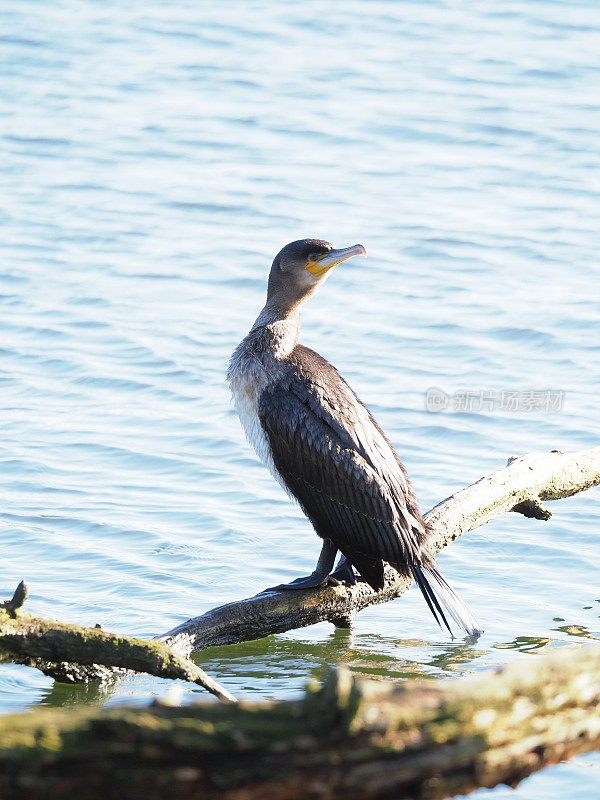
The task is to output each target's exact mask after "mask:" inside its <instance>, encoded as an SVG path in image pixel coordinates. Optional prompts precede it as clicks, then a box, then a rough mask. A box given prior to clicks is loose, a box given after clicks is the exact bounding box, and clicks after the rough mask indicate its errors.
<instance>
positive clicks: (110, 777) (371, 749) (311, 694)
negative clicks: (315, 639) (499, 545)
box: [0, 646, 600, 800]
mask: <svg viewBox="0 0 600 800" xmlns="http://www.w3.org/2000/svg"><path fill="white" fill-rule="evenodd" d="M523 659H526V660H527V664H525V663H524V661H523ZM597 748H600V647H598V646H592V647H584V648H579V649H575V650H567V649H565V650H561V651H558V652H554V653H552V654H550V655H546V656H536V657H533V656H522V657H521V658H519V660H518V661H517V662H515V663H513V664H511V665H510V666H508V667H506V668H505V669H503V670H501V671H499V672H497V673H484V674H481V675H478V676H476V677H470V678H466V679H462V680H458V681H443V682H438V681H431V682H420V683H419V682H408V683H405V684H403V685H400V686H398V685H394V684H391V683H387V682H379V681H368V680H362V679H359V678H357V677H354V676H352V675H351V674H350V673H349V672H348V671H347V670H346V669H343V668H338V669H335V670H332V671H331V672H330V674H329V675H328V677H327V678H326V680H325V682H324V683H323V685H322V686H321V687H316V686H315V687H311V688H309V689H308V690H307V692H306V695H305V697H304V698H303V699H301V700H299V701H284V702H277V703H266V702H261V703H246V702H244V703H239V704H237V705H234V704H214V703H206V702H203V703H199V704H196V705H193V706H186V707H177V708H173V707H168V706H161V705H158V704H154V705H153V706H150V707H147V708H139V707H137V708H123V707H120V708H116V709H111V710H107V711H99V710H98V709H95V708H92V709H91V708H86V707H79V708H76V709H38V710H36V711H34V712H32V713H29V714H25V715H11V716H4V717H0V797H2V798H3V800H22V798H23V797H27V798H28V800H49V799H50V798H52V800H62V799H63V798H65V799H66V798H69V800H71V798H72V797H77V798H80V800H92V799H93V800H97V799H98V798H104V797H119V798H128V799H130V800H136V799H137V798H144V800H159V799H160V800H164V798H165V797H168V798H169V800H192V799H198V800H199V799H200V798H202V799H203V800H213V799H214V800H217V798H218V800H297V798H307V800H318V799H322V800H324V799H325V798H327V800H337V798H340V800H342V798H343V800H384V799H386V798H387V799H390V800H391V798H399V797H402V798H414V799H415V800H417V799H418V800H441V798H445V797H451V796H453V795H455V794H458V793H464V792H469V791H471V790H473V789H475V788H478V787H482V786H485V787H492V786H495V785H497V784H499V783H509V784H511V785H515V784H516V783H518V782H519V781H520V780H522V779H523V778H524V777H526V776H527V775H529V774H531V773H532V772H535V771H536V770H539V769H541V768H542V767H544V766H546V765H548V764H552V763H556V762H558V761H560V760H562V759H565V758H570V757H572V756H574V755H576V754H578V753H585V752H587V751H591V750H593V749H597Z"/></svg>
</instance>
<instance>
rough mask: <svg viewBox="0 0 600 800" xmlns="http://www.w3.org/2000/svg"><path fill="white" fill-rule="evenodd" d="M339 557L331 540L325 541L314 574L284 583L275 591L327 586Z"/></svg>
mask: <svg viewBox="0 0 600 800" xmlns="http://www.w3.org/2000/svg"><path fill="white" fill-rule="evenodd" d="M336 555H337V547H336V546H335V545H334V543H333V542H332V541H331V539H323V547H322V548H321V554H320V555H319V560H318V561H317V566H316V567H315V569H314V572H311V574H310V575H307V576H306V577H305V578H296V580H295V581H292V582H291V583H282V584H280V585H279V586H274V587H273V588H274V589H312V588H314V587H315V586H325V584H326V583H327V578H328V577H329V573H330V572H331V570H332V569H333V565H334V563H335V557H336Z"/></svg>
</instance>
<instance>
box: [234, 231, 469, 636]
mask: <svg viewBox="0 0 600 800" xmlns="http://www.w3.org/2000/svg"><path fill="white" fill-rule="evenodd" d="M364 255H366V250H365V248H364V247H363V246H362V245H360V244H356V245H353V246H352V247H346V248H342V249H339V250H335V249H334V248H333V246H332V245H331V244H330V243H329V242H325V241H321V240H319V239H301V240H299V241H296V242H291V243H290V244H288V245H286V246H285V247H284V248H283V249H282V250H281V251H280V253H278V255H277V256H276V257H275V259H274V261H273V265H272V267H271V272H270V275H269V283H268V289H267V302H266V304H265V306H264V308H263V310H262V311H261V312H260V314H259V316H258V318H257V320H256V322H255V323H254V325H253V326H252V329H251V330H250V333H249V334H248V335H247V336H246V338H245V339H244V340H243V341H242V342H241V343H240V344H239V345H238V347H237V348H236V350H235V351H234V353H233V355H232V357H231V362H230V366H229V371H228V375H227V377H228V381H229V384H230V386H231V391H232V395H233V399H234V403H235V406H236V409H237V412H238V414H239V417H240V420H241V422H242V425H243V427H244V429H245V432H246V436H247V437H248V439H249V441H250V443H251V444H252V445H253V446H254V448H255V449H256V452H257V453H258V455H259V457H260V458H261V460H262V461H263V462H264V463H265V465H266V466H267V467H268V468H269V469H270V471H271V472H272V474H273V476H274V477H275V478H276V479H277V480H278V481H279V483H281V484H282V486H283V487H284V489H285V490H286V491H287V492H288V494H290V495H291V496H293V497H295V498H296V500H297V501H298V503H299V504H300V507H301V508H302V510H303V511H304V513H305V514H306V516H307V517H308V518H309V520H310V521H311V522H312V524H313V527H314V529H315V531H316V532H317V534H318V535H319V536H320V537H321V539H322V540H323V546H322V549H321V554H320V556H319V560H318V562H317V566H316V567H315V570H314V572H312V573H311V574H310V575H308V576H307V577H304V578H297V579H296V580H295V581H292V582H291V583H289V584H284V585H281V586H280V587H276V588H282V589H306V588H309V587H315V586H322V585H325V584H326V583H327V581H328V580H330V579H332V580H331V582H336V581H338V582H346V583H349V584H354V583H356V576H355V574H354V570H353V567H355V568H356V569H357V570H358V572H359V573H360V575H361V576H362V578H363V579H364V580H366V581H367V583H369V584H370V585H371V586H372V587H373V589H376V590H377V589H381V588H382V587H383V584H384V575H383V562H384V561H387V562H389V563H390V564H391V565H392V566H393V567H394V568H395V569H396V570H397V571H398V572H400V573H401V574H402V575H412V576H413V577H414V579H415V581H416V582H417V584H418V586H419V588H420V590H421V592H422V593H423V596H424V598H425V600H426V602H427V605H428V606H429V608H430V610H431V612H432V614H433V616H434V617H435V619H436V620H437V622H438V624H440V626H441V625H442V623H443V624H444V625H445V626H446V627H447V628H448V630H449V631H450V632H452V631H451V630H450V626H449V624H448V620H447V618H446V614H445V611H446V612H448V613H449V614H450V616H451V617H452V618H453V619H454V621H455V622H456V623H457V624H458V625H460V626H461V627H462V628H463V629H464V630H465V631H466V632H467V633H468V634H476V633H479V626H478V625H477V622H476V621H475V619H474V617H473V616H472V614H471V613H470V611H469V610H468V609H467V607H466V606H465V604H464V603H463V602H462V600H460V598H459V597H458V596H457V595H456V594H455V593H454V591H453V590H452V589H451V588H450V586H449V585H448V584H447V583H446V581H445V580H444V578H443V577H442V575H441V574H440V572H439V570H438V568H437V566H436V563H435V561H434V558H433V555H432V554H431V551H430V532H429V530H428V527H427V524H426V522H425V521H424V520H423V518H422V516H421V512H420V511H419V506H418V504H417V500H416V497H415V495H414V492H413V489H412V486H411V483H410V480H409V478H408V475H407V472H406V469H405V467H404V465H403V464H402V462H401V461H400V458H399V456H398V454H397V453H396V451H395V450H394V448H393V446H392V445H391V443H390V442H389V440H388V439H387V437H386V435H385V434H384V432H383V431H382V430H381V428H380V427H379V425H378V424H377V422H376V421H375V419H374V418H373V417H372V416H371V414H370V413H369V411H368V410H367V409H366V408H365V406H364V405H363V404H362V402H361V401H360V400H359V399H358V397H357V396H356V395H355V394H354V392H353V391H352V389H351V388H350V387H349V386H348V384H347V383H346V381H345V380H344V379H343V378H342V377H341V376H340V375H339V373H338V372H337V370H336V369H335V368H334V367H333V366H332V365H331V364H330V363H329V362H328V361H326V360H325V359H324V358H323V357H322V356H320V355H319V354H318V353H316V352H314V350H310V349H309V348H308V347H304V345H301V344H299V343H298V333H299V311H300V307H301V305H302V303H304V302H305V301H306V300H308V298H309V297H311V296H312V295H313V294H314V293H315V292H316V290H317V289H318V287H319V286H320V285H321V284H322V283H323V282H324V280H325V278H327V276H328V275H329V273H330V271H331V270H332V268H333V267H335V266H337V265H338V264H341V263H342V262H343V261H346V260H347V259H349V258H353V257H354V256H364ZM338 551H340V552H341V556H340V559H339V561H338V564H337V566H336V568H335V569H334V562H335V558H336V555H337V553H338ZM332 570H333V571H332Z"/></svg>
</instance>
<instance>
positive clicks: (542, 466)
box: [158, 447, 600, 655]
mask: <svg viewBox="0 0 600 800" xmlns="http://www.w3.org/2000/svg"><path fill="white" fill-rule="evenodd" d="M598 484H600V447H593V448H590V449H589V450H581V451H580V452H577V453H562V452H560V451H556V450H553V451H552V452H551V453H533V454H530V455H526V456H521V457H520V458H511V459H510V460H509V461H508V464H507V466H506V467H504V469H501V470H498V471H497V472H493V473H492V474H491V475H488V476H487V477H483V478H481V479H480V480H479V481H477V482H476V483H474V484H472V485H471V486H468V487H467V488H466V489H462V490H461V491H459V492H456V494H453V495H452V496H451V497H448V498H447V499H446V500H444V501H442V502H441V503H439V504H438V505H437V506H435V507H434V508H433V509H431V511H429V512H428V513H427V514H426V515H425V518H426V520H427V522H428V523H429V524H430V526H431V528H432V530H433V547H434V551H435V552H438V551H440V550H441V549H442V548H443V547H445V546H446V545H448V544H450V542H453V541H454V540H455V539H457V538H458V537H459V536H461V535H462V534H463V533H466V532H467V531H471V530H473V529H474V528H479V527H481V526H482V525H486V524H487V523H488V522H491V521H492V520H493V519H495V518H496V517H499V516H501V515H502V514H504V513H507V512H509V511H514V512H518V513H521V514H524V515H525V516H527V517H535V518H537V519H549V518H550V516H551V514H550V512H549V511H548V510H547V509H546V508H544V507H543V506H542V502H544V501H546V500H558V499H560V498H563V497H570V496H571V495H574V494H577V493H578V492H582V491H584V490H586V489H589V488H590V487H592V486H597V485H598ZM411 583H412V580H411V579H410V578H403V577H400V576H399V575H398V573H397V572H396V571H395V570H393V569H392V568H391V567H388V568H387V569H386V572H385V586H384V587H383V589H381V590H380V591H379V592H376V591H374V590H373V589H371V587H370V586H368V584H366V583H364V582H359V583H358V584H357V585H356V586H354V587H346V586H327V587H326V588H323V589H307V590H302V591H296V592H289V591H275V590H271V591H268V592H262V593H261V594H258V595H256V596H254V597H251V598H249V599H246V600H240V601H237V602H234V603H228V604H227V605H223V606H219V607H217V608H214V609H212V610H211V611H208V612H207V613H206V614H203V615H202V616H200V617H195V618H194V619H189V620H188V621H187V622H184V623H183V624H182V625H179V626H177V627H176V628H174V629H173V630H171V631H169V632H168V633H165V634H163V635H162V636H160V637H158V638H159V640H160V641H163V642H165V643H166V644H168V645H169V646H170V647H171V648H172V649H173V650H174V651H175V652H178V653H181V654H184V655H189V654H190V653H191V652H194V651H196V650H202V649H203V648H205V647H213V646H215V645H222V644H233V643H236V642H243V641H247V640H250V639H258V638H261V637H263V636H268V635H269V634H273V633H282V632H284V631H288V630H291V629H294V628H302V627H305V626H307V625H313V624H314V623H317V622H323V621H328V622H333V623H334V624H336V625H338V626H340V625H341V626H348V625H350V624H351V622H352V619H353V617H354V616H355V614H356V613H357V612H359V611H361V610H362V609H363V608H366V607H367V606H370V605H373V604H375V603H385V602H387V601H388V600H393V599H394V598H396V597H398V596H399V595H400V594H402V593H403V592H405V591H407V590H408V589H409V588H410V585H411Z"/></svg>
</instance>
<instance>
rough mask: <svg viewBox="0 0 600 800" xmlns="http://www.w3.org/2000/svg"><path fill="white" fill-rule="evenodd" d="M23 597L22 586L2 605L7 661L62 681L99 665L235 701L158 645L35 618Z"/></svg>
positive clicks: (0, 644) (0, 646) (1, 651)
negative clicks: (190, 686)
mask: <svg viewBox="0 0 600 800" xmlns="http://www.w3.org/2000/svg"><path fill="white" fill-rule="evenodd" d="M26 597H27V588H26V587H25V585H24V583H23V582H21V583H20V584H19V586H18V587H17V589H16V591H15V594H14V596H13V598H12V599H11V600H8V601H7V602H5V603H1V604H0V656H2V657H3V658H5V659H6V658H8V659H10V660H12V661H16V662H18V663H24V664H29V665H31V666H34V667H37V668H38V669H41V670H42V671H43V672H47V673H49V674H53V675H55V676H56V677H59V678H62V679H63V680H65V678H67V676H69V677H71V678H72V679H77V677H78V676H79V675H80V670H81V668H83V669H85V667H86V666H87V667H92V668H93V669H94V670H95V671H96V673H97V669H98V665H101V666H104V667H111V668H114V667H117V668H121V669H126V670H134V671H136V672H147V673H148V674H149V675H156V676H158V677H160V678H180V679H182V680H186V681H191V682H192V683H196V684H198V685H199V686H202V687H204V688H205V689H207V690H208V691H209V692H211V693H212V694H214V695H216V696H217V697H218V698H219V699H220V700H229V701H235V697H233V695H231V694H230V693H229V692H228V691H227V690H226V689H224V688H223V687H222V686H220V684H218V683H217V682H216V681H214V680H213V679H212V678H210V677H209V676H208V675H207V674H206V673H205V672H204V670H202V669H200V667H198V666H197V665H196V664H194V663H193V662H192V661H189V660H188V659H187V658H183V657H181V656H177V655H175V654H174V653H173V652H172V651H171V650H170V649H169V647H167V645H165V644H162V643H161V642H157V641H147V640H145V639H135V638H133V637H130V636H121V635H119V634H115V633H109V632H108V631H103V630H102V629H101V628H99V627H97V628H83V627H81V626H80V625H68V624H65V623H64V622H57V621H56V620H51V619H44V618H42V617H34V616H32V615H31V614H25V613H23V612H22V611H21V610H20V609H21V606H22V605H23V603H24V602H25V598H26ZM71 673H74V674H71ZM83 674H84V675H85V674H86V673H85V672H84V673H83Z"/></svg>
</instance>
